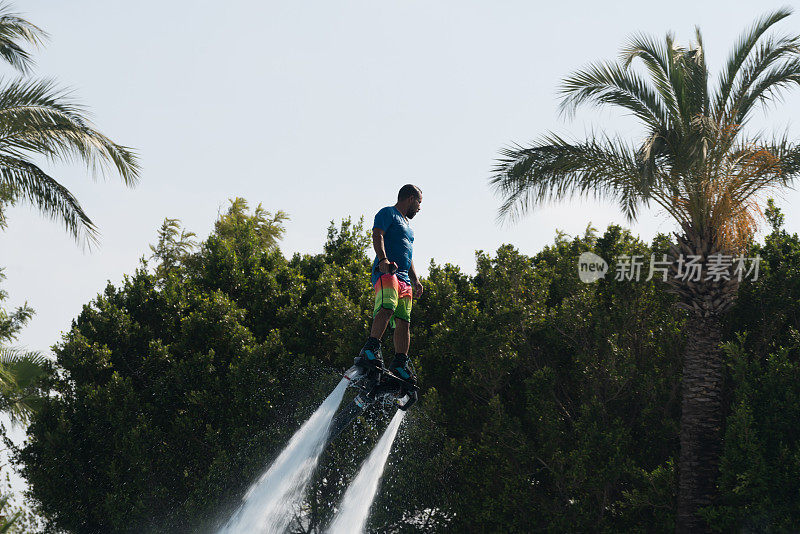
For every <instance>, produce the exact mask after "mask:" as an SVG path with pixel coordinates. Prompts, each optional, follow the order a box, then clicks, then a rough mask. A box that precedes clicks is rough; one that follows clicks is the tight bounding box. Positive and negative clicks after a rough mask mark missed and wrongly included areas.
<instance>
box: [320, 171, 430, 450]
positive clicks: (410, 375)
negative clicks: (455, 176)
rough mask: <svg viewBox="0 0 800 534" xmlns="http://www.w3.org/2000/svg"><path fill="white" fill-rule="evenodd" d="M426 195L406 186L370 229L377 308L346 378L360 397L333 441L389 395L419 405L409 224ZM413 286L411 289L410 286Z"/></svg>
mask: <svg viewBox="0 0 800 534" xmlns="http://www.w3.org/2000/svg"><path fill="white" fill-rule="evenodd" d="M421 204H422V191H420V189H419V188H418V187H417V186H414V185H411V184H407V185H404V186H403V187H402V188H401V189H400V192H399V193H398V195H397V203H396V204H395V205H394V206H387V207H385V208H383V209H381V210H380V211H379V212H378V213H377V214H376V215H375V222H374V224H373V227H372V246H373V248H374V249H375V261H374V262H373V264H372V279H371V283H372V286H373V287H374V288H375V307H374V310H373V319H372V329H371V331H370V336H369V339H367V342H366V343H365V344H364V347H363V348H362V349H361V352H360V353H359V355H358V357H357V358H356V359H355V362H354V366H353V367H352V368H351V369H350V370H349V371H348V372H347V373H346V374H345V376H346V377H348V378H349V379H350V380H351V382H352V385H353V386H354V387H356V388H358V389H360V390H361V393H360V394H359V395H358V396H357V397H356V398H355V399H354V400H353V402H351V403H350V405H349V406H348V407H347V408H345V409H344V410H342V412H340V413H339V414H337V416H336V418H335V419H334V421H333V423H332V427H331V432H330V439H333V438H335V437H336V436H337V435H338V434H339V433H340V432H341V431H342V429H343V428H344V427H345V426H347V425H348V424H349V423H350V422H351V421H352V420H353V419H354V418H355V417H356V416H358V415H359V414H360V413H361V412H363V411H364V410H365V409H366V408H367V407H368V406H369V405H371V404H372V403H374V402H376V401H377V400H380V399H382V398H384V397H386V396H387V395H392V396H394V397H395V398H396V399H398V400H400V401H404V402H400V409H401V410H407V409H408V408H410V407H411V405H412V404H414V402H416V400H417V391H418V390H419V388H418V387H417V375H416V373H415V372H414V366H413V365H412V363H411V360H410V359H409V357H408V349H409V347H410V345H411V328H410V322H411V304H412V300H413V293H414V292H416V296H417V297H419V296H421V295H422V284H421V283H420V281H419V278H418V277H417V273H416V271H415V269H414V262H413V261H412V260H411V255H412V245H413V243H414V231H413V230H412V229H411V226H410V225H409V222H410V220H411V219H413V218H414V216H415V215H416V214H417V213H418V212H419V210H420V206H421ZM412 284H413V286H412ZM388 325H391V326H392V327H393V328H394V351H395V355H394V358H393V359H392V363H391V364H389V367H388V368H387V367H384V364H383V355H382V354H381V342H380V339H381V337H383V334H384V332H385V331H386V327H387V326H388Z"/></svg>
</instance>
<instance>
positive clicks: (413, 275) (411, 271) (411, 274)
mask: <svg viewBox="0 0 800 534" xmlns="http://www.w3.org/2000/svg"><path fill="white" fill-rule="evenodd" d="M408 277H409V278H410V279H411V283H412V284H414V290H416V292H417V298H419V297H420V295H422V282H420V281H419V278H417V270H416V269H414V261H413V260H412V261H411V267H409V269H408Z"/></svg>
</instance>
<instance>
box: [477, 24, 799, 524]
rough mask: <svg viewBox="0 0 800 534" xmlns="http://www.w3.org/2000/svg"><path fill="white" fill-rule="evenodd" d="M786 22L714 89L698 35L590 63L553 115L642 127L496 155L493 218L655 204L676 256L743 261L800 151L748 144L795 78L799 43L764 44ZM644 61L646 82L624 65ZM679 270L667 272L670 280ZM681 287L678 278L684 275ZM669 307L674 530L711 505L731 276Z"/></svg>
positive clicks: (748, 44) (686, 286) (748, 39)
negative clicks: (586, 205) (678, 366)
mask: <svg viewBox="0 0 800 534" xmlns="http://www.w3.org/2000/svg"><path fill="white" fill-rule="evenodd" d="M790 13H791V10H790V9H781V10H778V11H776V12H774V13H772V14H769V15H767V16H765V17H763V18H761V19H759V20H757V21H756V23H755V24H754V25H753V27H752V28H751V29H749V30H748V31H747V32H745V33H744V35H743V36H742V37H741V39H740V40H739V41H738V42H737V43H736V45H735V47H734V49H733V51H732V53H731V55H730V59H729V60H728V63H727V64H726V66H725V68H724V70H723V71H722V73H721V75H720V77H719V80H718V84H717V86H716V87H714V88H711V87H710V86H709V81H708V78H709V73H708V69H707V67H706V62H705V50H704V48H703V41H702V36H701V34H700V31H699V29H698V30H696V40H697V42H696V43H695V44H694V45H691V46H689V47H683V46H680V45H678V44H676V43H675V42H674V38H673V36H672V35H671V34H667V36H666V39H665V40H664V41H663V42H662V43H659V42H658V41H657V40H655V39H652V38H650V37H647V36H643V35H637V36H635V37H633V38H632V39H631V40H630V41H629V43H628V44H627V45H626V46H625V47H624V48H623V50H622V58H621V60H620V61H619V62H603V63H597V64H594V65H591V66H589V67H588V68H586V69H584V70H581V71H579V72H577V73H575V74H573V75H571V76H569V77H568V78H566V79H565V80H564V82H563V84H562V86H561V94H562V96H563V99H562V110H564V111H566V112H570V113H571V112H574V111H575V109H576V108H577V107H578V106H579V105H581V104H584V103H594V104H597V105H611V106H616V107H618V108H622V109H624V110H625V111H627V112H629V113H631V114H633V115H634V116H635V117H636V118H637V119H639V120H640V121H641V123H642V124H643V126H644V127H645V130H646V132H645V136H644V140H643V141H642V142H641V143H638V144H631V143H628V142H625V141H624V140H621V139H617V138H612V137H609V136H596V137H592V138H589V139H588V140H586V141H580V142H569V141H566V140H564V139H562V138H560V137H558V136H556V135H549V136H548V137H546V138H544V139H543V140H542V141H541V142H538V143H536V144H534V145H532V146H530V147H519V146H518V147H514V148H511V149H508V150H504V151H503V158H502V159H501V160H500V161H499V163H498V166H497V172H496V174H495V176H494V177H493V178H492V184H493V185H494V186H495V187H496V190H497V191H498V192H499V193H500V194H501V195H502V197H503V198H504V203H503V205H502V207H501V209H500V213H501V214H503V215H506V216H512V217H514V216H518V215H519V214H521V213H523V212H525V211H528V210H530V209H532V208H533V207H534V206H536V205H537V204H539V203H542V202H546V201H548V200H558V199H563V198H565V197H566V196H567V195H570V194H574V193H578V194H594V195H596V196H598V197H604V198H608V199H612V200H615V201H617V202H619V205H620V208H621V209H622V211H623V212H624V213H625V215H626V216H627V218H628V219H629V220H630V221H634V220H635V219H636V217H637V214H638V213H639V210H640V209H641V208H642V207H643V206H649V205H650V203H651V202H652V203H653V204H655V205H656V206H658V207H659V208H661V209H663V210H664V211H666V212H667V213H668V214H669V215H671V216H672V217H673V218H674V219H675V221H676V222H677V223H678V226H679V228H680V233H676V234H675V237H676V238H677V245H676V246H674V247H673V248H672V249H671V257H672V258H673V260H677V257H678V255H679V254H683V255H695V256H700V257H701V258H702V260H701V261H703V262H706V261H708V260H709V258H711V257H712V256H714V255H715V254H736V253H739V252H742V251H743V250H744V249H745V247H746V244H747V242H748V241H749V239H750V238H751V236H752V235H753V231H754V230H755V228H756V218H755V217H756V215H757V213H758V205H757V201H758V198H759V195H761V194H763V193H764V192H765V191H769V190H770V189H774V188H783V187H786V186H788V185H790V184H791V183H792V181H793V180H794V179H795V178H796V177H797V176H798V173H800V146H798V145H797V144H793V143H790V142H788V141H787V140H786V139H768V138H766V137H764V136H763V135H748V134H747V133H746V132H745V130H744V126H745V125H746V123H747V120H748V118H749V117H750V115H751V114H752V113H753V111H754V110H755V109H756V108H757V107H758V105H759V104H763V103H765V102H769V101H770V100H771V99H772V98H773V97H775V96H776V95H777V94H779V92H780V90H781V89H784V88H786V87H788V86H791V85H794V84H797V83H800V37H798V36H793V35H790V36H769V35H767V32H768V30H769V29H770V28H771V27H772V26H773V25H774V24H776V23H777V22H779V21H780V20H782V19H784V18H786V17H787V16H788V15H789V14H790ZM637 59H638V60H640V61H641V63H642V64H643V65H644V67H645V69H646V76H643V75H641V74H639V73H638V72H637V71H636V70H635V69H634V68H633V67H632V64H633V63H634V61H635V60H637ZM677 268H678V267H677V262H676V263H673V272H677ZM684 278H686V277H684ZM670 283H671V285H672V288H671V289H672V290H673V291H675V292H676V293H677V294H678V295H679V297H680V299H679V301H678V306H680V307H681V308H683V309H686V310H688V312H689V320H688V322H687V325H686V338H687V343H686V348H685V352H684V363H683V371H682V375H681V379H682V394H681V398H682V401H681V402H682V407H681V410H682V412H681V413H682V415H681V458H680V461H679V481H680V482H679V485H680V486H679V493H678V495H679V496H678V504H677V508H678V522H677V531H679V532H700V531H704V530H706V531H707V530H708V526H706V525H705V524H704V521H703V520H702V518H701V517H700V514H699V511H700V509H701V508H702V507H704V506H708V505H710V504H712V503H713V502H714V499H715V496H716V490H715V483H716V478H717V473H718V461H719V454H720V447H721V432H720V429H721V427H722V423H723V414H724V411H723V410H724V406H723V400H724V399H723V397H724V392H723V374H724V357H723V350H722V347H721V345H720V342H721V341H722V333H723V315H724V313H725V312H726V311H727V310H729V309H730V307H731V306H732V305H733V303H734V300H735V297H736V292H737V289H738V285H739V283H738V280H737V278H736V277H735V276H734V277H732V278H731V279H730V280H724V279H721V280H714V279H710V280H709V279H703V280H700V281H698V282H693V281H686V280H684V279H679V278H677V277H674V276H673V277H671V279H670Z"/></svg>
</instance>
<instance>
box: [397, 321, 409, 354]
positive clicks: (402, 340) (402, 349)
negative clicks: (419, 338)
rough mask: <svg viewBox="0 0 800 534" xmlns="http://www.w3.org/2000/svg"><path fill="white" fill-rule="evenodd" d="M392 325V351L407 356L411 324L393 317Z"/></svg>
mask: <svg viewBox="0 0 800 534" xmlns="http://www.w3.org/2000/svg"><path fill="white" fill-rule="evenodd" d="M394 325H395V327H394V351H395V352H396V353H402V354H408V349H409V348H410V347H411V324H409V322H408V321H404V320H403V319H398V318H397V317H395V318H394Z"/></svg>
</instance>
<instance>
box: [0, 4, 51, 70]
mask: <svg viewBox="0 0 800 534" xmlns="http://www.w3.org/2000/svg"><path fill="white" fill-rule="evenodd" d="M47 37H48V35H47V33H46V32H45V31H44V30H42V29H41V28H39V27H38V26H35V25H34V24H31V23H30V22H28V21H27V20H25V19H23V18H22V17H20V16H19V14H17V13H13V12H12V11H11V6H10V4H8V3H2V4H0V58H2V59H4V60H6V62H8V63H9V64H10V65H11V66H12V67H14V68H15V69H17V70H18V71H20V72H21V73H23V74H27V73H29V72H30V70H31V69H32V68H33V63H34V62H33V58H32V57H31V55H30V54H29V53H28V52H27V51H26V50H25V49H23V48H22V46H21V45H20V42H27V43H28V44H31V45H33V46H39V45H41V44H42V43H43V42H44V40H45V39H46V38H47Z"/></svg>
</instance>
